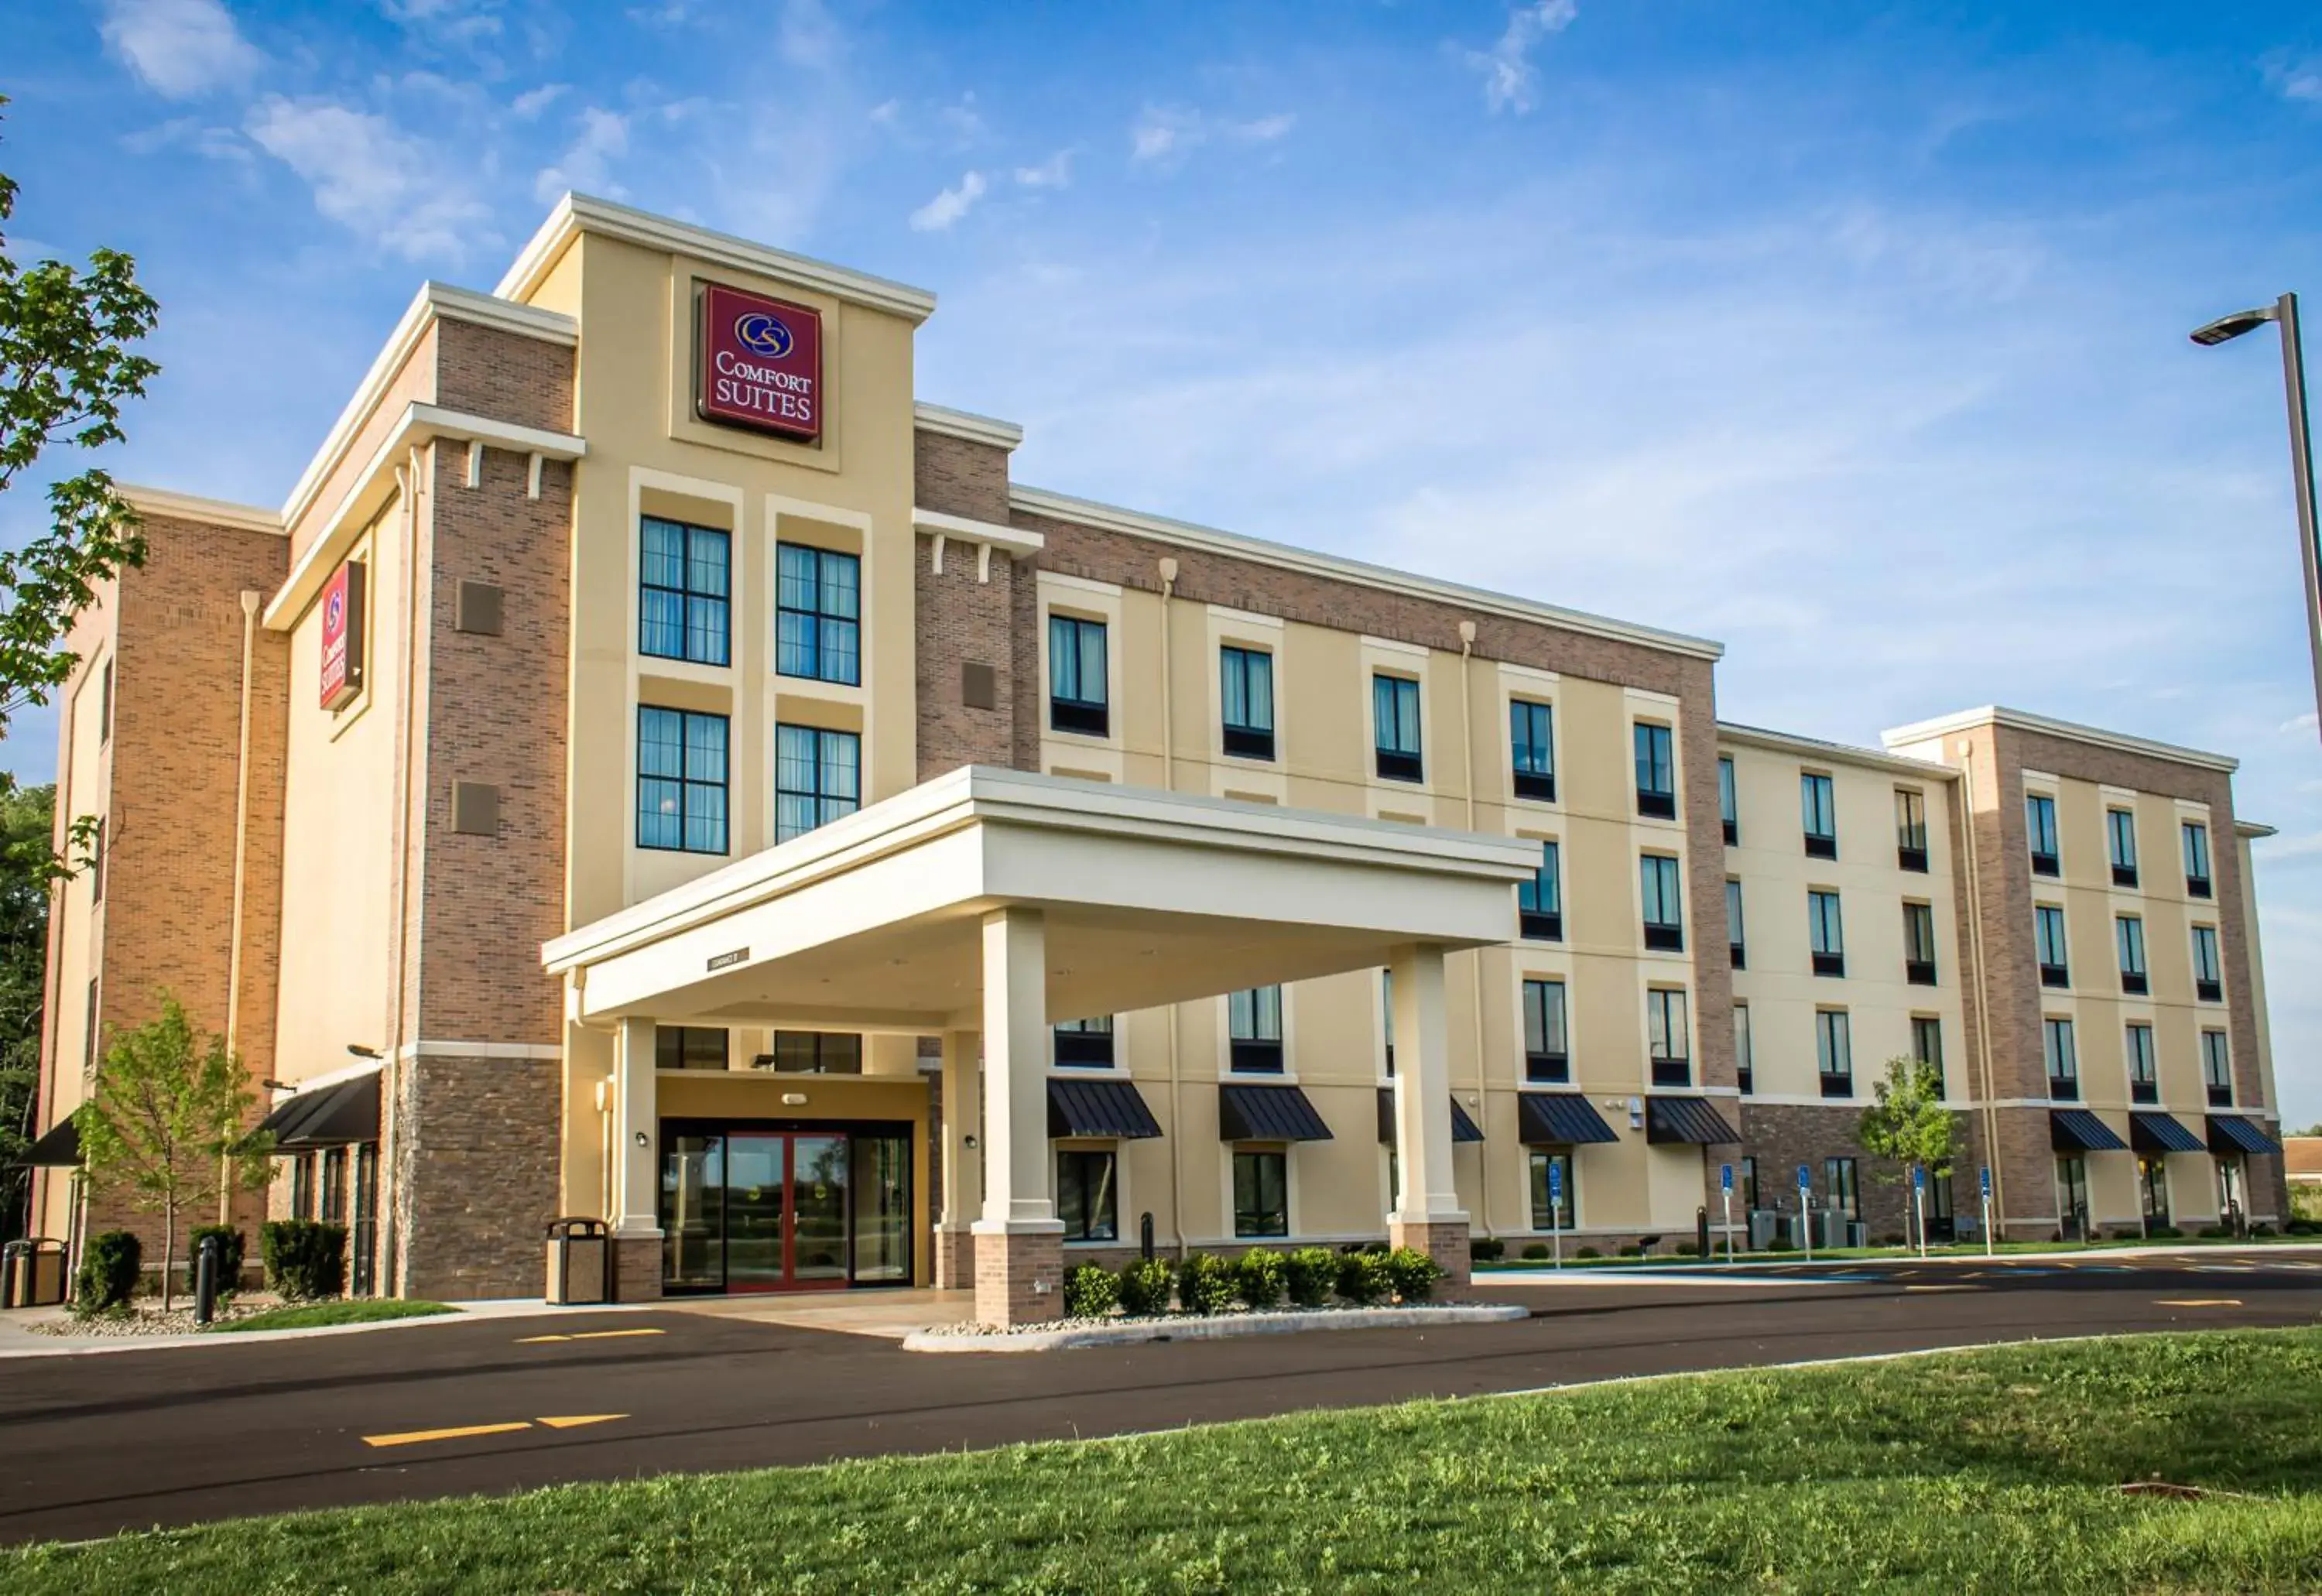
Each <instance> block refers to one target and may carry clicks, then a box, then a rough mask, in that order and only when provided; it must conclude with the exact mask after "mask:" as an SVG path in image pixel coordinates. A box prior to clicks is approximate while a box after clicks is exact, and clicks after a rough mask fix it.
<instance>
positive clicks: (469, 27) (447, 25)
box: [379, 0, 500, 44]
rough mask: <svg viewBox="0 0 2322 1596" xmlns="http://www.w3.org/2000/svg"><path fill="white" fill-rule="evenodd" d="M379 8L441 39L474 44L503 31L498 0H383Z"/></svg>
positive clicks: (391, 19) (395, 19) (393, 19)
mask: <svg viewBox="0 0 2322 1596" xmlns="http://www.w3.org/2000/svg"><path fill="white" fill-rule="evenodd" d="M379 9H380V10H381V11H382V12H384V13H386V14H387V17H388V20H389V22H394V23H401V24H402V25H403V26H404V27H405V28H407V29H408V30H410V31H412V32H419V33H424V34H425V35H426V36H427V37H428V38H429V39H432V40H434V41H437V42H440V43H449V44H471V43H473V42H474V41H477V40H479V39H489V38H494V37H497V36H498V33H499V32H500V19H499V15H498V0H380V5H379Z"/></svg>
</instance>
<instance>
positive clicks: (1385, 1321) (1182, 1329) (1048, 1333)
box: [903, 1302, 1531, 1352]
mask: <svg viewBox="0 0 2322 1596" xmlns="http://www.w3.org/2000/svg"><path fill="white" fill-rule="evenodd" d="M1522 1318H1531V1309H1529V1308H1521V1307H1517V1306H1514V1305H1513V1304H1505V1303H1489V1302H1431V1303H1427V1304H1424V1305H1422V1306H1421V1307H1417V1308H1336V1309H1318V1310H1316V1311H1314V1312H1312V1313H1226V1314H1219V1315H1217V1316H1216V1317H1214V1318H1166V1319H1163V1318H1156V1319H1137V1320H1131V1321H1129V1322H1127V1323H1123V1324H1118V1325H1075V1326H1072V1327H1066V1328H1063V1329H1056V1330H1040V1329H1028V1330H1003V1331H996V1332H992V1333H990V1334H984V1335H978V1334H975V1333H974V1332H961V1331H952V1332H946V1331H943V1330H919V1331H914V1332H913V1333H912V1334H910V1335H909V1336H904V1337H903V1350H904V1351H905V1352H1061V1351H1065V1350H1066V1349H1068V1348H1071V1347H1075V1346H1126V1345H1134V1344H1136V1343H1138V1342H1142V1341H1222V1340H1226V1339H1228V1338H1229V1337H1231V1336H1282V1335H1289V1334H1294V1333H1295V1332H1298V1331H1302V1330H1396V1329H1409V1328H1411V1327H1413V1326H1421V1327H1426V1326H1433V1325H1499V1324H1507V1323H1510V1322H1512V1321H1513V1320H1516V1319H1522Z"/></svg>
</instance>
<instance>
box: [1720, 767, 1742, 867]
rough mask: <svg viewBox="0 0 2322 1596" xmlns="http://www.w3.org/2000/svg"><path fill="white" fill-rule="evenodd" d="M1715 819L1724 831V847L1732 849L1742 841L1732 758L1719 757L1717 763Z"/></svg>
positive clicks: (1740, 804) (1739, 803) (1739, 808)
mask: <svg viewBox="0 0 2322 1596" xmlns="http://www.w3.org/2000/svg"><path fill="white" fill-rule="evenodd" d="M1717 818H1718V822H1719V824H1720V825H1723V827H1724V829H1725V845H1726V846H1727V847H1729V848H1731V847H1732V846H1733V845H1734V844H1736V843H1739V842H1740V841H1741V840H1742V802H1741V797H1740V795H1739V794H1738V793H1737V792H1736V791H1735V790H1734V786H1733V760H1732V755H1730V754H1728V755H1723V756H1721V757H1720V758H1719V760H1718V762H1717Z"/></svg>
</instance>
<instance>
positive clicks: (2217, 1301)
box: [2154, 1297, 2242, 1308]
mask: <svg viewBox="0 0 2322 1596" xmlns="http://www.w3.org/2000/svg"><path fill="white" fill-rule="evenodd" d="M2241 1305H2242V1300H2241V1299H2240V1298H2238V1297H2163V1298H2161V1299H2160V1300H2158V1301H2157V1302H2156V1303H2155V1304H2154V1306H2155V1307H2158V1308H2239V1307H2240V1306H2241Z"/></svg>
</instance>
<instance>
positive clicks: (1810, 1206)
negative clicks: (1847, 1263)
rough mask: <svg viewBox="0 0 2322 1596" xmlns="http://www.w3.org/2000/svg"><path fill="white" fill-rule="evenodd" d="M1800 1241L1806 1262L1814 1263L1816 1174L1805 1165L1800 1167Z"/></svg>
mask: <svg viewBox="0 0 2322 1596" xmlns="http://www.w3.org/2000/svg"><path fill="white" fill-rule="evenodd" d="M1798 1240H1799V1242H1800V1244H1801V1245H1804V1246H1805V1254H1806V1262H1807V1263H1813V1262H1814V1172H1813V1171H1811V1170H1809V1169H1807V1168H1806V1166H1805V1164H1800V1165H1798Z"/></svg>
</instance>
